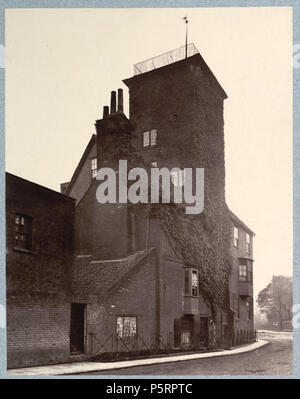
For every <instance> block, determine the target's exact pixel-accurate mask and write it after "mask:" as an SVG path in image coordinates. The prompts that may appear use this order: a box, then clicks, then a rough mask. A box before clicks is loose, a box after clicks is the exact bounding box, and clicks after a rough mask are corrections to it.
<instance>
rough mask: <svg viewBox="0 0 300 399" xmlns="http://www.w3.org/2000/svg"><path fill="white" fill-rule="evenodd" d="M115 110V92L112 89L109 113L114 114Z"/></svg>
mask: <svg viewBox="0 0 300 399" xmlns="http://www.w3.org/2000/svg"><path fill="white" fill-rule="evenodd" d="M115 112H116V92H115V91H112V92H111V96H110V113H111V114H114V113H115Z"/></svg>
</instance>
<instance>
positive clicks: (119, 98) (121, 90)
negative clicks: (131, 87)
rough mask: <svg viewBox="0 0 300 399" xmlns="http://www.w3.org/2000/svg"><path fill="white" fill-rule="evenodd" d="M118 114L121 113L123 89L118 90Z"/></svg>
mask: <svg viewBox="0 0 300 399" xmlns="http://www.w3.org/2000/svg"><path fill="white" fill-rule="evenodd" d="M118 112H123V89H118Z"/></svg>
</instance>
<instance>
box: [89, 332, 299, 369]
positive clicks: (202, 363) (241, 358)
mask: <svg viewBox="0 0 300 399" xmlns="http://www.w3.org/2000/svg"><path fill="white" fill-rule="evenodd" d="M260 338H261V339H264V340H267V341H269V344H268V345H266V346H264V347H262V348H259V349H256V350H254V351H253V352H248V353H245V354H240V355H232V356H224V357H215V358H208V359H197V360H188V361H182V362H176V363H164V364H157V365H152V366H138V367H130V368H125V369H119V370H109V371H103V372H90V373H86V374H85V375H276V376H280V375H282V376H285V375H291V374H293V336H292V333H279V332H264V333H260Z"/></svg>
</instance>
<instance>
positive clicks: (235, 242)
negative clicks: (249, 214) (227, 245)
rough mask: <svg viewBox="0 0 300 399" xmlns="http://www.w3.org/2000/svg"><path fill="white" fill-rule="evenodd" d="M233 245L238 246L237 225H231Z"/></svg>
mask: <svg viewBox="0 0 300 399" xmlns="http://www.w3.org/2000/svg"><path fill="white" fill-rule="evenodd" d="M233 245H234V246H235V247H238V246H239V228H238V227H237V226H233Z"/></svg>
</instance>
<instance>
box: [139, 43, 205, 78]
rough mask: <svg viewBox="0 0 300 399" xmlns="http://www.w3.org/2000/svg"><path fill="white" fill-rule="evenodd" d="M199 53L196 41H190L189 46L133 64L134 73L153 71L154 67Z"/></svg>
mask: <svg viewBox="0 0 300 399" xmlns="http://www.w3.org/2000/svg"><path fill="white" fill-rule="evenodd" d="M198 53H199V51H198V50H197V48H196V47H195V45H194V43H189V44H188V45H187V46H182V47H179V48H176V49H175V50H171V51H168V52H167V53H164V54H161V55H158V56H156V57H153V58H150V59H148V60H145V61H142V62H138V63H137V64H135V65H134V66H133V73H134V75H140V74H142V73H145V72H149V71H152V70H153V69H157V68H161V67H163V66H166V65H169V64H173V63H174V62H177V61H181V60H183V59H185V58H188V57H191V56H193V55H195V54H198Z"/></svg>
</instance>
